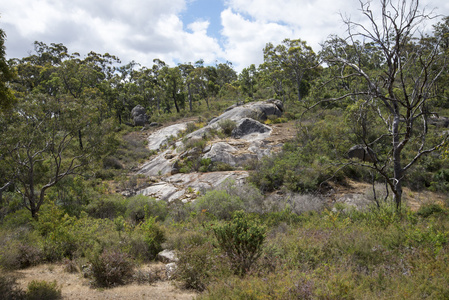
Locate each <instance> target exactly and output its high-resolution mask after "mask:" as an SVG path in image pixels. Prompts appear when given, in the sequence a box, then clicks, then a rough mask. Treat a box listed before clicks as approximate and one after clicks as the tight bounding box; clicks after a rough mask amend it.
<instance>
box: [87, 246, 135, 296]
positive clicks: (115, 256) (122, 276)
mask: <svg viewBox="0 0 449 300" xmlns="http://www.w3.org/2000/svg"><path fill="white" fill-rule="evenodd" d="M90 263H91V264H92V276H93V278H94V280H95V283H96V285H98V286H100V287H111V286H115V285H120V284H124V283H125V282H126V281H127V280H128V279H129V278H131V276H132V275H133V270H134V265H133V263H132V261H131V259H130V258H129V256H128V255H127V254H125V253H122V252H120V251H114V250H105V251H103V253H101V254H100V255H98V254H97V255H94V257H93V258H92V259H91V261H90Z"/></svg>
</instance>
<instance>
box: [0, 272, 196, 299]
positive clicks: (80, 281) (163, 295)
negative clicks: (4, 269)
mask: <svg viewBox="0 0 449 300" xmlns="http://www.w3.org/2000/svg"><path fill="white" fill-rule="evenodd" d="M161 266H163V265H162V264H154V265H145V266H143V267H141V268H143V269H149V268H152V269H154V268H161ZM14 275H16V276H17V277H18V280H17V282H18V283H19V285H20V286H21V287H22V288H23V289H24V290H25V289H26V287H27V285H28V283H29V282H31V281H32V280H45V281H48V282H53V281H54V280H56V282H57V284H58V285H59V286H60V287H61V291H62V296H63V299H73V300H75V299H76V300H92V299H94V300H100V299H155V300H156V299H178V300H187V299H194V298H195V296H196V295H197V294H196V293H194V292H193V291H189V290H182V289H180V288H177V287H176V285H175V284H174V283H173V282H172V281H157V282H155V283H153V284H137V283H132V284H127V285H124V286H118V287H114V288H109V289H95V288H92V287H91V286H90V284H89V279H86V278H83V276H82V274H81V273H68V272H66V271H64V267H63V266H62V265H57V264H43V265H39V266H36V267H32V268H28V269H24V270H19V271H16V272H14ZM0 298H1V296H0Z"/></svg>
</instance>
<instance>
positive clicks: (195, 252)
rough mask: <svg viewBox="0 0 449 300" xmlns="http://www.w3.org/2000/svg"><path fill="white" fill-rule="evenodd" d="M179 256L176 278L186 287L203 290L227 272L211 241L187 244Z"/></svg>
mask: <svg viewBox="0 0 449 300" xmlns="http://www.w3.org/2000/svg"><path fill="white" fill-rule="evenodd" d="M178 257H179V260H178V262H177V270H176V273H175V278H176V279H177V280H179V281H181V282H182V284H183V285H184V287H185V288H188V289H194V290H197V291H200V292H202V291H204V290H205V289H206V288H207V287H208V286H209V284H210V283H211V282H213V281H214V280H216V279H217V278H218V277H219V276H220V275H221V276H223V275H224V274H226V271H224V270H222V269H223V267H224V266H223V262H221V261H220V259H219V257H218V255H217V254H215V253H214V248H213V245H212V244H211V243H204V244H200V245H198V244H191V245H186V246H185V247H184V248H183V249H181V250H180V251H179V254H178Z"/></svg>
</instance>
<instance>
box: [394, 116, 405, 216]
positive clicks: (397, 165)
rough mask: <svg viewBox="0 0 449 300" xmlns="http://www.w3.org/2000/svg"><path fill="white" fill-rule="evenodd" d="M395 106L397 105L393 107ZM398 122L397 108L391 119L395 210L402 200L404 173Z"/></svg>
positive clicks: (399, 207)
mask: <svg viewBox="0 0 449 300" xmlns="http://www.w3.org/2000/svg"><path fill="white" fill-rule="evenodd" d="M395 108H397V107H395ZM399 122H400V114H399V109H397V110H396V109H395V113H394V120H393V128H392V129H393V180H394V182H393V186H394V189H393V193H394V197H393V198H394V202H395V203H396V210H398V211H399V210H400V209H401V201H402V177H403V175H404V170H403V169H402V164H401V150H402V149H401V148H400V145H399V144H400V136H399Z"/></svg>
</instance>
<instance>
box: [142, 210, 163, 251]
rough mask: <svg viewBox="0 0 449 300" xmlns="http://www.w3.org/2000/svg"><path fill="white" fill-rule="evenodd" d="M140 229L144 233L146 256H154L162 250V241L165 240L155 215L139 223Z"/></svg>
mask: <svg viewBox="0 0 449 300" xmlns="http://www.w3.org/2000/svg"><path fill="white" fill-rule="evenodd" d="M140 228H141V230H142V231H143V234H144V240H145V243H146V244H147V245H148V252H149V253H148V256H149V257H150V258H155V257H156V255H157V254H158V253H159V252H161V251H162V243H163V242H165V235H164V232H163V231H162V229H161V228H160V227H159V225H158V224H157V223H156V218H155V217H150V218H148V220H146V221H145V222H144V223H142V224H141V227H140Z"/></svg>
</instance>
